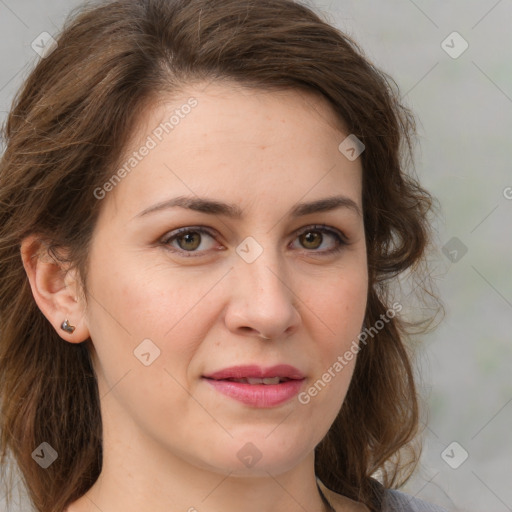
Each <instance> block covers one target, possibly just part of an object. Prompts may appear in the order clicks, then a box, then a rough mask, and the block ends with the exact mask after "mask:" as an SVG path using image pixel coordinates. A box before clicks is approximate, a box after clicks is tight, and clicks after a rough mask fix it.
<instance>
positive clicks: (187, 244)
mask: <svg viewBox="0 0 512 512" xmlns="http://www.w3.org/2000/svg"><path fill="white" fill-rule="evenodd" d="M176 240H177V242H178V245H179V246H180V249H183V250H185V251H195V250H196V249H197V248H198V247H199V246H200V245H201V235H200V234H199V233H198V232H197V231H189V232H188V233H185V234H184V235H180V236H178V237H176Z"/></svg>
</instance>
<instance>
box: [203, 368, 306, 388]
mask: <svg viewBox="0 0 512 512" xmlns="http://www.w3.org/2000/svg"><path fill="white" fill-rule="evenodd" d="M203 377H204V378H206V379H213V380H229V381H232V382H240V383H243V384H268V385H271V384H279V383H281V382H287V381H289V380H302V379H304V375H303V374H302V372H301V371H300V370H298V369H297V368H295V367H294V366H291V365H289V364H278V365H275V366H272V367H270V368H263V367H261V366H257V365H243V366H231V367H229V368H224V369H223V370H218V371H216V372H213V373H210V374H208V375H204V376H203Z"/></svg>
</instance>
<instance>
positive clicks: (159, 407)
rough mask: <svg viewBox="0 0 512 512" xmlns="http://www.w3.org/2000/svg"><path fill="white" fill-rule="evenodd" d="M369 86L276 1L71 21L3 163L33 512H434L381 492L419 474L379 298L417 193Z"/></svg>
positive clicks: (9, 339) (384, 109) (1, 276)
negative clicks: (416, 471) (416, 469)
mask: <svg viewBox="0 0 512 512" xmlns="http://www.w3.org/2000/svg"><path fill="white" fill-rule="evenodd" d="M390 84H391V81H390V80H388V78H387V77H386V75H385V74H383V73H382V72H380V71H378V70H377V69H376V68H375V67H374V66H373V65H371V64H370V63H369V62H368V61H367V60H366V59H365V58H364V57H363V55H362V53H361V51H360V50H359V49H358V48H357V46H356V45H355V43H353V42H352V41H351V40H350V39H349V38H347V37H346V36H345V35H343V34H341V33H340V32H339V31H338V30H336V29H335V28H333V27H331V26H329V25H328V24H326V23H325V22H324V21H322V20H321V19H320V18H319V17H318V16H317V15H316V14H314V13H313V12H312V11H311V10H309V9H308V8H306V7H305V6H303V5H300V4H298V3H294V2H292V1H290V0H259V1H258V2H255V1H253V0H215V1H211V0H187V1H185V0H172V1H169V0H165V1H164V0H123V1H114V2H104V3H102V4H100V5H97V6H89V7H84V8H83V10H82V12H79V13H77V14H76V16H75V17H74V18H71V19H70V20H69V21H68V23H67V24H66V26H65V28H64V31H63V33H62V34H61V35H60V37H58V38H57V44H56V45H55V47H54V48H53V49H52V51H51V53H49V54H48V55H46V56H45V58H44V59H42V60H41V61H40V62H39V64H38V65H37V67H36V68H35V70H34V71H33V72H32V73H31V75H30V76H29V77H28V79H27V81H26V83H25V84H24V87H23V89H22V90H21V91H20V93H19V95H18V96H17V98H16V100H15V104H14V106H13V108H12V110H11V112H10V115H9V117H8V119H7V123H6V126H5V130H4V131H5V134H4V136H5V139H6V142H7V144H6V149H5V153H4V155H3V158H2V161H1V167H0V205H1V207H0V208H1V209H0V212H1V213H0V216H1V217H0V226H1V228H0V229H1V235H0V240H1V246H0V262H1V267H0V268H1V270H0V288H1V291H2V293H1V298H0V320H1V332H0V336H1V338H0V358H1V367H0V376H1V393H2V395H1V397H2V398H1V404H2V416H1V417H2V420H1V422H2V423H1V427H0V428H1V432H2V453H3V455H4V457H6V456H8V455H11V456H13V457H14V461H15V463H16V464H17V466H18V467H19V468H20V470H21V472H22V474H23V477H24V480H25V483H26V487H27V490H28V493H29V496H30V499H31V500H32V502H33V504H34V506H35V508H36V510H38V511H41V512H62V511H67V512H88V511H93V510H94V511H97V510H102V511H103V512H114V511H121V510H122V511H124V512H131V511H135V510H137V511H142V510H147V511H152V512H160V511H164V510H165V511H169V510H173V511H174V510H188V511H195V510H199V511H216V510H223V511H231V510H235V509H236V510H241V509H242V510H245V511H253V510H254V511H262V510H264V511H267V512H273V511H277V510H287V511H299V510H308V511H311V512H314V511H324V510H326V511H332V510H336V511H378V510H383V511H385V510H388V511H390V510H433V511H436V510H441V509H439V508H437V507H435V506H433V505H432V506H430V505H428V504H426V503H424V502H421V501H420V500H416V499H414V498H412V497H409V496H406V495H405V494H403V493H401V492H399V491H396V490H395V491H392V490H391V488H392V487H397V486H399V485H400V484H401V483H402V482H404V481H405V480H407V478H408V476H409V475H410V473H411V471H412V468H413V467H414V465H415V463H416V462H417V459H418V453H417V450H416V451H415V449H414V443H413V441H414V440H415V438H416V435H417V432H418V401H417V396H416V391H415V385H414V379H413V371H412V368H411V363H410V359H409V357H410V356H409V354H408V350H407V348H406V331H405V328H404V325H405V320H404V319H403V318H402V317H401V315H400V312H401V310H402V308H403V306H402V304H401V302H400V301H399V300H395V299H394V298H393V297H392V293H391V291H392V290H391V286H392V285H393V283H395V282H396V279H397V276H398V275H400V274H401V273H402V272H404V271H405V270H407V269H409V270H410V271H411V272H412V274H414V272H417V271H418V269H419V268H421V264H422V263H423V261H424V252H425V250H426V247H427V246H428V243H429V224H428V221H427V213H428V212H429V210H430V208H431V204H432V199H431V197H430V195H429V194H428V193H427V192H426V191H425V190H423V189H422V188H421V187H420V185H419V184H418V183H417V182H416V181H415V180H414V179H413V178H412V177H411V176H408V175H407V174H406V169H405V162H406V160H407V159H406V156H407V155H406V152H407V151H408V152H409V153H410V152H411V148H412V143H411V141H412V137H413V131H414V120H413V117H412V115H411V114H410V113H409V112H408V110H407V109H405V108H404V107H403V106H402V105H401V104H400V102H399V101H398V93H397V92H396V91H395V90H394V89H393V88H392V87H391V85H390ZM407 455H408V456H409V458H407ZM404 461H405V462H407V464H404Z"/></svg>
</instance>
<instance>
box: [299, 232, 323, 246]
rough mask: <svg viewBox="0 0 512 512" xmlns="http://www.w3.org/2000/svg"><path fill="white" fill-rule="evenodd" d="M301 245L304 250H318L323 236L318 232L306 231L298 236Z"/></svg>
mask: <svg viewBox="0 0 512 512" xmlns="http://www.w3.org/2000/svg"><path fill="white" fill-rule="evenodd" d="M299 238H300V241H301V244H302V245H303V246H304V247H305V248H306V249H318V247H319V246H320V245H321V244H322V239H323V236H322V235H321V234H320V232H318V231H306V232H305V233H303V234H302V235H300V237H299Z"/></svg>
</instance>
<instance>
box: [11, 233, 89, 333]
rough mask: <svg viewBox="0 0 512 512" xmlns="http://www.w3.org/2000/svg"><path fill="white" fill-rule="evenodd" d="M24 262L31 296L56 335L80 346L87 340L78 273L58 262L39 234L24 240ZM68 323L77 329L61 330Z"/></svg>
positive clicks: (22, 248) (22, 247)
mask: <svg viewBox="0 0 512 512" xmlns="http://www.w3.org/2000/svg"><path fill="white" fill-rule="evenodd" d="M21 259H22V261H23V266H24V267H25V271H26V273H27V276H28V279H29V282H30V286H31V288H32V295H33V296H34V299H35V301H36V303H37V305H38V307H39V309H40V310H41V312H42V313H43V314H44V316H45V317H46V318H47V319H48V321H49V322H50V323H51V324H52V325H53V328H54V329H55V331H56V332H57V334H58V335H59V336H60V337H61V338H62V339H64V340H66V341H68V342H70V343H81V342H82V341H85V340H86V339H88V338H89V329H88V327H87V322H86V318H85V303H84V300H83V296H84V294H83V291H82V289H81V287H80V286H79V281H78V279H77V274H76V271H74V270H69V271H68V269H67V266H66V265H65V264H63V263H61V262H58V261H57V260H55V258H54V257H53V256H52V255H51V254H50V253H49V252H48V248H47V246H46V245H45V244H44V243H43V242H42V240H41V239H40V238H38V237H37V235H30V236H28V237H26V238H24V239H23V241H22V243H21ZM68 266H69V264H68ZM65 320H68V322H69V324H70V325H72V326H74V327H75V330H74V331H73V333H70V332H66V331H65V330H63V329H62V328H61V325H62V323H63V322H64V321H65Z"/></svg>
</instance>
